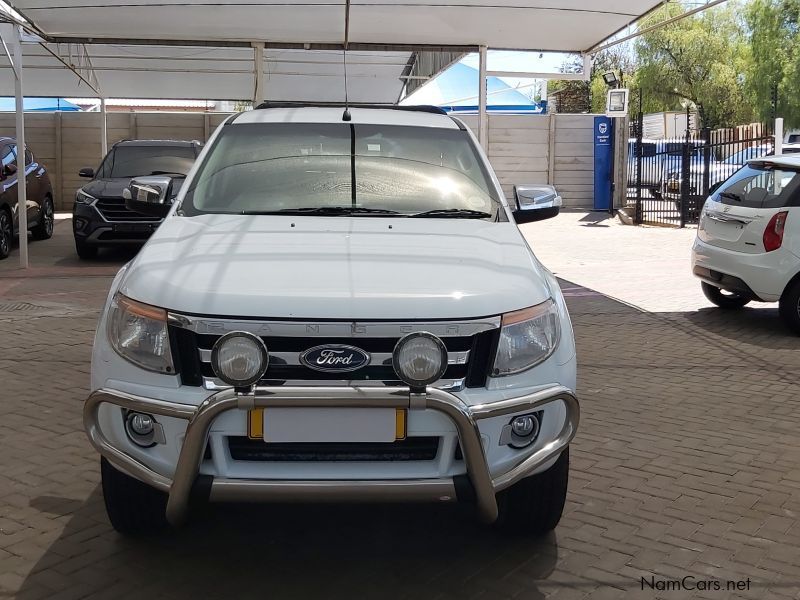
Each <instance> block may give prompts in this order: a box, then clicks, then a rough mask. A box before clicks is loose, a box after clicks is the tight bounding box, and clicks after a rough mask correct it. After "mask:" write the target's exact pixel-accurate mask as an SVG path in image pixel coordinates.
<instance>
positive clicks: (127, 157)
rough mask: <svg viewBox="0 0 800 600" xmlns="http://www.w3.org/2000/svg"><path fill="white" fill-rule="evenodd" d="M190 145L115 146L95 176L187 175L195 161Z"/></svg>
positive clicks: (192, 148)
mask: <svg viewBox="0 0 800 600" xmlns="http://www.w3.org/2000/svg"><path fill="white" fill-rule="evenodd" d="M195 156H196V155H195V151H194V147H193V146H189V145H186V146H128V145H123V146H117V147H116V148H114V149H113V150H112V151H111V152H110V153H109V154H108V156H107V157H106V159H105V160H104V161H103V164H102V165H101V166H100V169H99V173H98V177H102V178H111V177H120V178H124V177H142V176H145V175H158V174H159V173H164V174H170V175H171V174H173V173H175V174H179V175H186V174H188V173H189V170H190V169H191V168H192V164H194V159H195Z"/></svg>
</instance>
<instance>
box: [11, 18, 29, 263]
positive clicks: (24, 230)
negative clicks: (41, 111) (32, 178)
mask: <svg viewBox="0 0 800 600" xmlns="http://www.w3.org/2000/svg"><path fill="white" fill-rule="evenodd" d="M13 30H14V34H13V36H12V44H13V46H14V71H15V78H14V93H15V96H16V109H17V123H16V138H17V222H18V224H19V266H20V268H22V269H27V268H28V194H27V189H26V185H25V184H26V181H25V175H26V173H25V106H24V102H23V95H22V43H21V42H20V36H19V27H16V26H14V27H13Z"/></svg>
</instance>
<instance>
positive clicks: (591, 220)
mask: <svg viewBox="0 0 800 600" xmlns="http://www.w3.org/2000/svg"><path fill="white" fill-rule="evenodd" d="M612 219H614V215H611V214H609V213H608V211H595V212H590V213H587V214H586V216H585V217H582V218H581V219H580V221H579V222H580V224H581V226H583V227H609V223H608V221H610V220H612Z"/></svg>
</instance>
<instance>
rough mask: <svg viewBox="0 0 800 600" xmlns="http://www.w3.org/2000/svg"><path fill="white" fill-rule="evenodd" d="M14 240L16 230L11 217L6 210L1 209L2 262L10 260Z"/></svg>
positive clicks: (0, 252) (0, 249)
mask: <svg viewBox="0 0 800 600" xmlns="http://www.w3.org/2000/svg"><path fill="white" fill-rule="evenodd" d="M13 239H14V230H13V229H12V226H11V215H10V214H9V213H8V211H7V210H5V209H4V208H0V260H3V259H4V258H8V255H9V254H11V242H12V240H13Z"/></svg>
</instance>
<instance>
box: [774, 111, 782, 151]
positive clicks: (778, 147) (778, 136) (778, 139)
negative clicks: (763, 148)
mask: <svg viewBox="0 0 800 600" xmlns="http://www.w3.org/2000/svg"><path fill="white" fill-rule="evenodd" d="M781 154H783V117H778V118H777V119H775V156H779V155H781Z"/></svg>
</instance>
